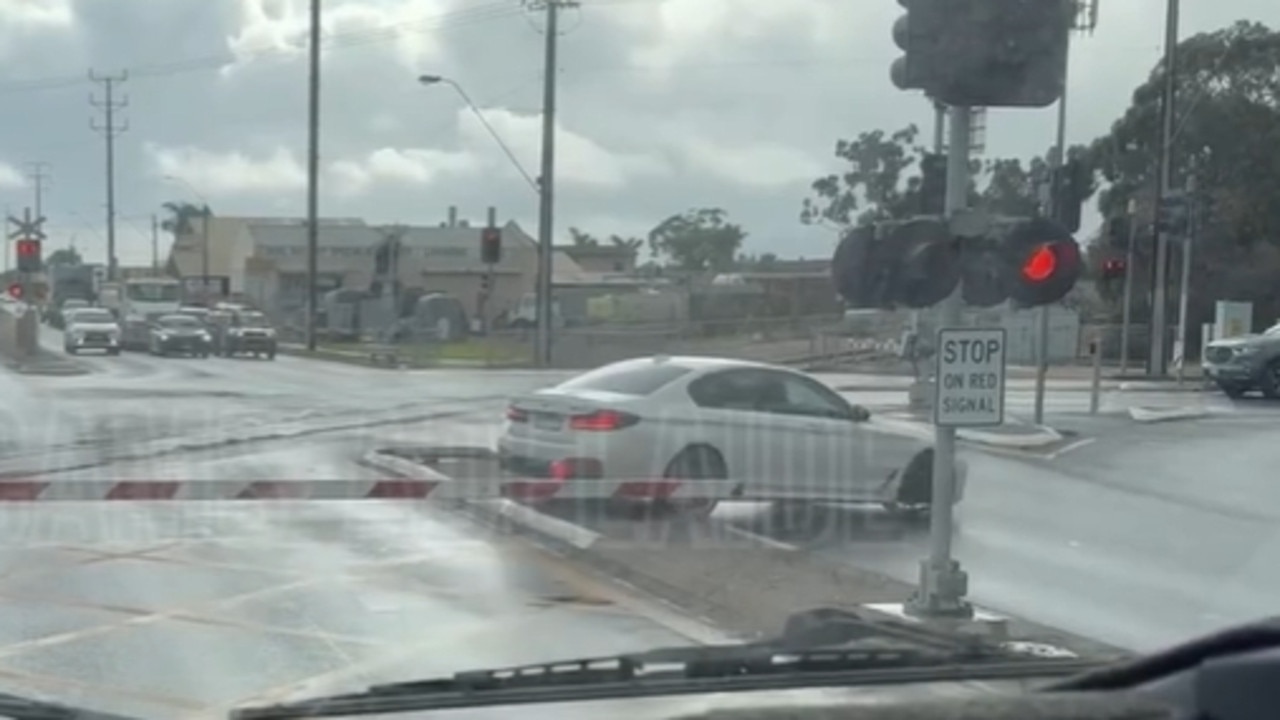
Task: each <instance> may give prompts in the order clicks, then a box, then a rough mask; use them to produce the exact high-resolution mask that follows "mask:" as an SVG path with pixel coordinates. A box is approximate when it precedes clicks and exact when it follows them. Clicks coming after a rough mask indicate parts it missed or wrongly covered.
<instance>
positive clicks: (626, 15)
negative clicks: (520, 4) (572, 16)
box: [608, 0, 849, 71]
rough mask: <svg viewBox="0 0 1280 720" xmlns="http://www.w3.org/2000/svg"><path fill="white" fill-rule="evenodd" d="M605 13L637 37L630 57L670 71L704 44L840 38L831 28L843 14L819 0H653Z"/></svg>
mask: <svg viewBox="0 0 1280 720" xmlns="http://www.w3.org/2000/svg"><path fill="white" fill-rule="evenodd" d="M639 5H640V4H637V6H639ZM608 17H610V19H612V20H613V21H614V22H617V23H619V24H621V25H623V26H625V27H627V28H628V29H629V30H631V31H632V32H634V33H635V34H636V35H638V36H640V37H641V38H642V39H641V40H640V42H639V43H637V44H635V45H634V46H633V47H632V48H631V49H630V51H629V52H628V55H629V56H630V59H631V61H632V62H634V63H636V64H638V65H643V66H649V67H657V68H665V69H667V70H669V71H670V70H674V69H675V68H674V67H673V66H675V65H677V64H680V63H683V62H686V61H688V60H689V59H690V58H694V57H705V56H707V55H709V54H710V52H709V49H708V48H710V47H715V48H724V47H732V46H740V47H750V46H751V45H753V44H757V43H759V42H761V41H771V40H774V39H777V38H779V37H786V36H788V35H791V36H793V37H796V38H802V39H805V40H808V41H812V42H826V41H829V40H831V39H833V38H834V37H835V36H837V35H839V36H841V37H843V34H840V33H836V32H835V31H833V28H838V27H840V26H841V25H842V23H841V22H838V21H837V20H838V19H839V18H843V19H845V20H847V19H848V18H849V14H848V12H847V10H845V9H842V8H840V6H839V5H838V4H833V3H830V2H823V1H822V0H788V2H742V0H658V1H657V2H651V3H646V4H644V5H643V7H636V8H635V9H628V10H615V9H613V8H610V10H609V15H608Z"/></svg>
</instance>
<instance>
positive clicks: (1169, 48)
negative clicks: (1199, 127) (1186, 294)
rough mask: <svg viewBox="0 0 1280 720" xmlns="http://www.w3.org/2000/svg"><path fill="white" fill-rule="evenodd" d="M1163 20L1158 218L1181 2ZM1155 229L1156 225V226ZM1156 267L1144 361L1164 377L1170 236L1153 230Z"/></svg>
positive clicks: (1169, 150)
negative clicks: (1148, 337)
mask: <svg viewBox="0 0 1280 720" xmlns="http://www.w3.org/2000/svg"><path fill="white" fill-rule="evenodd" d="M1167 1H1168V4H1167V6H1166V10H1165V20H1164V92H1163V93H1162V97H1161V101H1160V159H1159V167H1158V171H1157V173H1156V175H1157V185H1156V202H1155V213H1156V214H1157V218H1158V216H1159V213H1160V208H1161V204H1162V202H1163V200H1164V198H1165V197H1167V196H1168V195H1169V193H1170V191H1171V190H1172V189H1173V182H1172V179H1173V134H1174V126H1173V121H1174V113H1173V105H1174V101H1175V99H1176V97H1175V96H1176V93H1177V73H1178V11H1179V6H1180V0H1167ZM1155 224H1156V225H1157V226H1158V225H1159V223H1158V222H1157V223H1155ZM1154 242H1155V252H1154V253H1153V257H1154V259H1155V267H1154V268H1153V270H1154V272H1153V275H1154V278H1153V282H1152V285H1151V353H1150V356H1149V359H1148V361H1147V374H1148V375H1151V376H1163V375H1166V374H1167V373H1168V364H1167V362H1166V361H1167V358H1166V357H1165V341H1164V337H1165V331H1166V329H1167V328H1166V327H1165V326H1166V325H1167V322H1166V320H1165V310H1166V307H1165V304H1166V302H1167V301H1166V297H1167V294H1168V293H1167V290H1168V288H1167V287H1166V284H1167V283H1168V281H1169V277H1168V276H1169V267H1168V265H1169V237H1168V233H1166V232H1161V231H1160V228H1159V227H1156V229H1155V239H1154Z"/></svg>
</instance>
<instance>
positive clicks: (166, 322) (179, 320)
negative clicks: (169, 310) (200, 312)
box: [159, 315, 204, 330]
mask: <svg viewBox="0 0 1280 720" xmlns="http://www.w3.org/2000/svg"><path fill="white" fill-rule="evenodd" d="M159 325H160V327H162V328H167V329H172V330H194V329H198V328H201V327H204V326H203V325H201V324H200V321H199V320H197V319H195V318H193V317H188V316H186V315H166V316H165V317H162V318H160V320H159Z"/></svg>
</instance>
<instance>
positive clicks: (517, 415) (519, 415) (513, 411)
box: [507, 405, 529, 422]
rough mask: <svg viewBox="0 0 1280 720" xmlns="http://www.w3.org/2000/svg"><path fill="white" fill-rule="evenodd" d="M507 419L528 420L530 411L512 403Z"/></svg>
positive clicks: (508, 409) (514, 420) (512, 420)
mask: <svg viewBox="0 0 1280 720" xmlns="http://www.w3.org/2000/svg"><path fill="white" fill-rule="evenodd" d="M507 419H508V420H510V421H511V422H528V421H529V413H527V412H525V411H524V410H521V409H520V408H518V407H516V406H514V405H512V406H510V407H508V408H507Z"/></svg>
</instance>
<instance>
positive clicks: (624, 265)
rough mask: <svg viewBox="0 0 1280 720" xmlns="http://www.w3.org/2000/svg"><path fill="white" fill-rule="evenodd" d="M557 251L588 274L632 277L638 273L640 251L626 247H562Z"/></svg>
mask: <svg viewBox="0 0 1280 720" xmlns="http://www.w3.org/2000/svg"><path fill="white" fill-rule="evenodd" d="M556 250H557V251H559V252H563V253H564V254H565V255H568V256H569V257H570V258H571V259H572V260H573V261H574V262H575V263H577V265H578V267H580V268H582V269H583V270H584V271H586V272H588V273H597V274H601V275H606V274H614V273H617V274H622V275H630V274H632V273H634V272H635V271H636V256H637V255H638V254H639V252H638V250H637V249H636V248H633V247H627V246H625V245H562V246H559V247H557V248H556Z"/></svg>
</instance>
